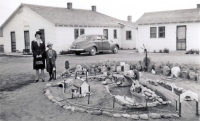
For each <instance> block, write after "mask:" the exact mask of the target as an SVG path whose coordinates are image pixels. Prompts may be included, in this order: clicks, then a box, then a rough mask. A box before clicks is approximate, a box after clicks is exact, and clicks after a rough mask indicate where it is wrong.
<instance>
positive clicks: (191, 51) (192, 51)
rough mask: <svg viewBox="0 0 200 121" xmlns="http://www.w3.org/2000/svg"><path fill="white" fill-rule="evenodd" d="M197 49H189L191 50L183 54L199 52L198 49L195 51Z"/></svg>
mask: <svg viewBox="0 0 200 121" xmlns="http://www.w3.org/2000/svg"><path fill="white" fill-rule="evenodd" d="M197 51H198V50H193V49H191V50H188V51H187V52H186V53H185V54H194V53H196V54H197V53H199V51H198V52H197Z"/></svg>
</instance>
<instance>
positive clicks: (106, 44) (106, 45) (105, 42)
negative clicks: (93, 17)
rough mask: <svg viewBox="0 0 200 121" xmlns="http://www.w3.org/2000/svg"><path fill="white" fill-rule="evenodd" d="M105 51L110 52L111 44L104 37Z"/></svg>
mask: <svg viewBox="0 0 200 121" xmlns="http://www.w3.org/2000/svg"><path fill="white" fill-rule="evenodd" d="M102 44H103V50H110V42H109V41H108V39H107V38H106V37H105V36H102Z"/></svg>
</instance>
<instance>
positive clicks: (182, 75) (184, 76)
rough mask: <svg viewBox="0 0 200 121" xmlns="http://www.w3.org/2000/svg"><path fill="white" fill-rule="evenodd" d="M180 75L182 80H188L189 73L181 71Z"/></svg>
mask: <svg viewBox="0 0 200 121" xmlns="http://www.w3.org/2000/svg"><path fill="white" fill-rule="evenodd" d="M180 75H181V77H182V78H185V79H188V77H189V72H188V71H187V70H182V71H181V73H180Z"/></svg>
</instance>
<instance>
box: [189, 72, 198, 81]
mask: <svg viewBox="0 0 200 121" xmlns="http://www.w3.org/2000/svg"><path fill="white" fill-rule="evenodd" d="M189 78H190V79H191V80H194V81H196V80H197V79H196V78H197V76H196V74H195V72H193V71H190V72H189Z"/></svg>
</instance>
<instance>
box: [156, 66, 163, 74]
mask: <svg viewBox="0 0 200 121" xmlns="http://www.w3.org/2000/svg"><path fill="white" fill-rule="evenodd" d="M154 68H155V72H156V74H161V73H162V68H161V65H160V64H155V65H154Z"/></svg>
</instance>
